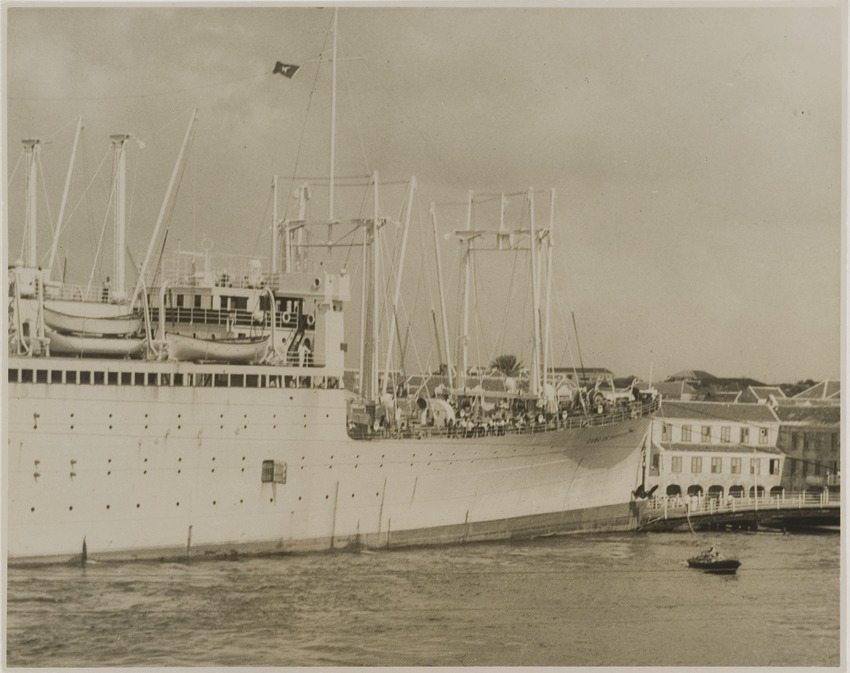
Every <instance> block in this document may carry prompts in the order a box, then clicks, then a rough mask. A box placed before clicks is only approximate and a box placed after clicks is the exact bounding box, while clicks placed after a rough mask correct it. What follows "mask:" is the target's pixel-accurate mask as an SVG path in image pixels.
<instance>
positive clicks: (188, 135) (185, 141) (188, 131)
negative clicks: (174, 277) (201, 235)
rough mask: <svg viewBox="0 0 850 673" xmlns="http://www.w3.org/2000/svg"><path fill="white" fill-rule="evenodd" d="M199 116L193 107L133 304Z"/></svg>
mask: <svg viewBox="0 0 850 673" xmlns="http://www.w3.org/2000/svg"><path fill="white" fill-rule="evenodd" d="M197 118H198V108H193V109H192V116H191V119H190V120H189V127H188V128H187V129H186V135H185V137H184V138H183V145H182V146H181V147H180V153H179V154H178V155H177V161H176V162H175V163H174V170H173V171H172V172H171V179H170V180H169V182H168V189H167V190H166V192H165V198H164V199H163V200H162V206H161V207H160V210H159V216H158V217H157V219H156V225H155V226H154V230H153V234H152V235H151V240H150V243H149V244H148V251H147V253H146V254H145V259H144V261H143V262H142V266H141V268H140V269H139V279H138V280H137V281H136V288H135V289H134V290H133V297H132V299H131V304H132V303H135V301H136V299H137V298H138V296H139V292H141V291H142V286H143V285H144V282H145V273H146V272H147V269H148V264H149V263H150V260H151V256H152V255H153V251H154V248H155V246H156V242H157V237H158V236H159V230H160V227H162V221H163V220H164V219H165V212H166V210H167V208H168V203H169V201H170V200H171V191H172V189H174V183H175V182H176V181H177V176H178V174H179V172H180V166H181V165H182V163H183V155H184V154H185V152H186V147H187V145H188V144H189V139H190V138H191V137H192V130H193V129H194V127H195V121H196V120H197Z"/></svg>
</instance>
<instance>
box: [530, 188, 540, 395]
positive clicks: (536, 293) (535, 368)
mask: <svg viewBox="0 0 850 673" xmlns="http://www.w3.org/2000/svg"><path fill="white" fill-rule="evenodd" d="M528 208H529V219H530V221H531V304H532V315H533V325H534V351H533V356H532V359H533V362H532V367H531V392H532V393H533V394H535V395H536V394H537V393H539V392H540V288H539V283H538V280H539V279H538V275H537V264H538V260H537V252H538V250H537V245H538V241H537V229H536V224H535V222H534V190H533V189H532V188H531V187H529V189H528Z"/></svg>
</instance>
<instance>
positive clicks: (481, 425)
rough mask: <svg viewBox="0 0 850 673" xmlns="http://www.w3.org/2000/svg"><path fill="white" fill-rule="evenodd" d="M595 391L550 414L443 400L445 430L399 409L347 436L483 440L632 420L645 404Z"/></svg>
mask: <svg viewBox="0 0 850 673" xmlns="http://www.w3.org/2000/svg"><path fill="white" fill-rule="evenodd" d="M595 393H598V391H597V389H595V388H592V389H590V390H585V389H581V390H579V391H578V392H577V394H576V395H575V397H574V398H573V399H572V400H569V401H567V402H560V403H550V404H549V408H548V409H546V408H544V409H541V408H537V406H536V402H528V404H529V405H531V404H533V405H534V408H528V407H527V406H526V402H525V401H520V400H513V401H508V400H501V401H499V402H498V403H496V405H495V406H494V408H493V409H491V410H488V411H485V410H484V409H482V408H481V406H480V404H479V403H478V402H477V400H476V398H460V400H458V399H456V398H453V397H446V398H443V399H445V401H446V402H448V403H449V404H450V405H451V407H452V410H453V411H454V418H451V417H449V418H448V419H447V420H446V422H445V425H444V426H443V425H442V423H440V424H438V423H436V422H435V418H434V416H433V414H432V412H431V410H430V409H423V410H420V411H419V413H418V414H416V415H414V416H413V417H412V418H410V419H408V418H405V417H404V415H403V414H402V412H401V409H400V408H399V407H396V408H395V413H394V414H393V413H392V410H391V409H381V408H380V407H379V408H378V413H377V417H376V418H375V420H374V423H373V426H372V428H371V432H369V430H368V429H367V428H366V427H364V426H358V425H357V424H356V423H353V422H351V423H349V434H351V435H352V436H358V437H362V436H366V435H370V434H371V435H372V436H385V437H386V436H402V437H413V436H422V435H423V434H425V433H428V434H434V433H436V434H444V433H445V434H446V435H447V436H449V437H459V438H466V437H485V436H494V435H505V434H514V433H523V432H541V431H544V430H555V429H558V428H564V427H570V426H575V425H593V424H594V423H598V422H602V421H604V420H605V419H606V418H608V417H610V416H617V417H624V416H630V417H631V418H635V417H637V415H638V414H639V413H640V410H641V405H642V404H643V403H644V402H647V401H649V400H648V399H644V396H642V395H641V394H640V393H639V392H638V390H637V388H633V389H632V391H631V393H632V394H631V395H629V396H620V397H617V398H615V399H613V400H607V399H605V398H604V397H602V396H600V395H598V394H595Z"/></svg>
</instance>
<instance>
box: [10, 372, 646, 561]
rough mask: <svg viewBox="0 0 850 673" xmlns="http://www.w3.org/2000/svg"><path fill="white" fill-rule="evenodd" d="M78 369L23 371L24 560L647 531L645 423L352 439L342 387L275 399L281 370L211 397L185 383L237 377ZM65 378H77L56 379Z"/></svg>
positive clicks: (17, 513) (19, 469)
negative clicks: (269, 472) (279, 475)
mask: <svg viewBox="0 0 850 673" xmlns="http://www.w3.org/2000/svg"><path fill="white" fill-rule="evenodd" d="M51 360H52V363H53V364H54V369H55V370H56V371H54V372H52V373H51V371H49V370H50V368H51V364H52V363H51ZM77 362H79V361H77ZM70 363H71V361H68V360H64V361H62V360H57V359H53V358H51V359H50V360H48V361H44V360H42V361H39V362H33V360H31V359H29V360H27V359H23V358H11V360H10V364H9V378H10V383H9V385H8V388H7V390H8V405H9V408H8V418H9V427H8V434H7V436H8V451H7V453H8V462H7V467H8V471H7V493H8V498H7V503H8V510H7V511H8V528H7V532H8V535H7V551H8V559H9V562H10V563H13V564H14V563H22V562H29V561H48V560H68V559H70V558H73V557H75V556H76V557H78V556H80V555H81V554H82V553H83V548H84V546H85V549H86V551H87V554H88V557H89V559H92V558H103V559H106V558H115V559H128V558H129V559H132V558H164V557H185V556H195V555H203V554H206V553H214V552H216V551H222V552H231V551H232V550H235V551H245V552H285V551H306V550H319V549H331V548H342V547H346V546H348V545H355V544H356V545H363V546H366V547H395V546H407V545H415V544H437V543H454V542H467V541H476V540H492V539H506V538H513V537H531V536H536V535H546V534H556V533H564V532H570V531H598V530H628V529H632V528H634V526H635V523H636V515H637V507H636V503H635V502H633V501H632V496H631V491H632V490H633V489H634V488H635V487H636V485H637V484H639V483H641V464H642V447H643V445H644V441H645V437H646V433H647V430H648V426H649V419H648V418H647V417H638V418H635V419H630V420H625V421H622V422H621V423H617V424H613V425H602V426H592V427H584V428H576V429H573V430H557V431H547V432H542V433H536V434H514V435H505V436H487V437H480V438H476V439H468V438H467V439H460V438H454V439H452V438H446V437H439V438H437V437H434V438H423V439H419V440H417V439H409V440H403V439H385V440H371V441H369V440H353V439H351V438H349V437H348V435H347V434H346V417H345V401H344V398H345V395H346V393H345V391H344V390H341V389H336V388H325V387H310V388H303V387H302V388H293V387H285V386H281V387H277V385H278V383H277V381H278V379H277V378H276V377H275V378H274V383H272V380H271V377H270V378H268V379H267V378H265V376H266V375H265V374H263V372H270V371H271V368H264V367H250V366H246V367H232V366H231V367H228V368H227V370H226V371H229V372H241V373H245V374H247V375H248V376H253V375H254V374H257V379H249V378H246V379H241V378H240V379H239V381H240V385H257V386H258V387H213V386H208V387H204V386H203V385H197V381H198V380H200V379H197V378H196V379H192V380H193V381H195V384H193V385H182V384H183V383H186V382H188V381H189V380H190V379H189V376H188V375H189V373H192V372H194V373H195V374H196V375H197V376H199V377H200V376H201V374H204V375H206V374H209V375H210V376H214V372H216V371H224V368H222V367H219V368H218V369H216V365H192V364H189V363H172V362H159V363H138V362H133V361H112V362H105V361H104V362H101V363H98V366H99V367H100V369H101V370H103V371H102V375H101V376H94V378H91V379H90V378H88V377H87V380H86V381H85V382H83V383H79V382H75V383H67V382H65V383H63V382H62V381H63V380H65V381H67V380H71V378H72V377H71V375H70V374H68V373H67V371H66V370H69V369H72V368H73V365H72V364H70ZM33 367H41V368H42V369H44V370H45V371H44V372H43V373H38V372H36V371H34V370H33ZM60 369H61V370H63V372H65V373H63V374H62V377H67V378H62V377H57V376H54V375H55V374H56V372H57V371H58V370H60ZM287 370H288V371H290V372H292V371H294V369H293V368H284V370H283V371H284V373H285V372H286V371H287ZM27 372H29V373H27ZM303 373H304V372H303V370H302V372H301V374H303ZM240 375H241V374H240ZM184 376H185V377H186V378H185V379H184V378H183V377H184ZM151 377H153V378H151ZM166 377H167V378H166ZM74 378H76V377H74ZM287 378H288V377H285V376H281V377H280V382H283V381H284V380H285V379H287ZM56 379H59V380H56ZM77 380H78V381H79V380H80V379H79V378H77ZM292 380H294V377H293V379H292ZM157 381H158V382H159V383H157ZM301 381H302V383H301V384H303V378H302V380H301ZM290 382H291V381H290ZM168 383H170V384H171V385H168ZM175 383H177V384H178V385H175ZM271 385H274V386H275V387H270V386H271ZM293 385H294V384H293ZM311 385H316V386H320V385H326V382H325V380H320V381H319V382H318V383H314V384H311ZM263 461H275V462H276V463H278V464H279V466H282V465H285V469H286V478H285V483H274V482H272V483H263V482H262V481H261V474H262V472H263Z"/></svg>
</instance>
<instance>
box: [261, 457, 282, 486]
mask: <svg viewBox="0 0 850 673" xmlns="http://www.w3.org/2000/svg"><path fill="white" fill-rule="evenodd" d="M261 481H262V483H264V484H271V483H275V484H285V483H286V463H280V462H277V461H275V460H264V461H263V472H262V476H261Z"/></svg>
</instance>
